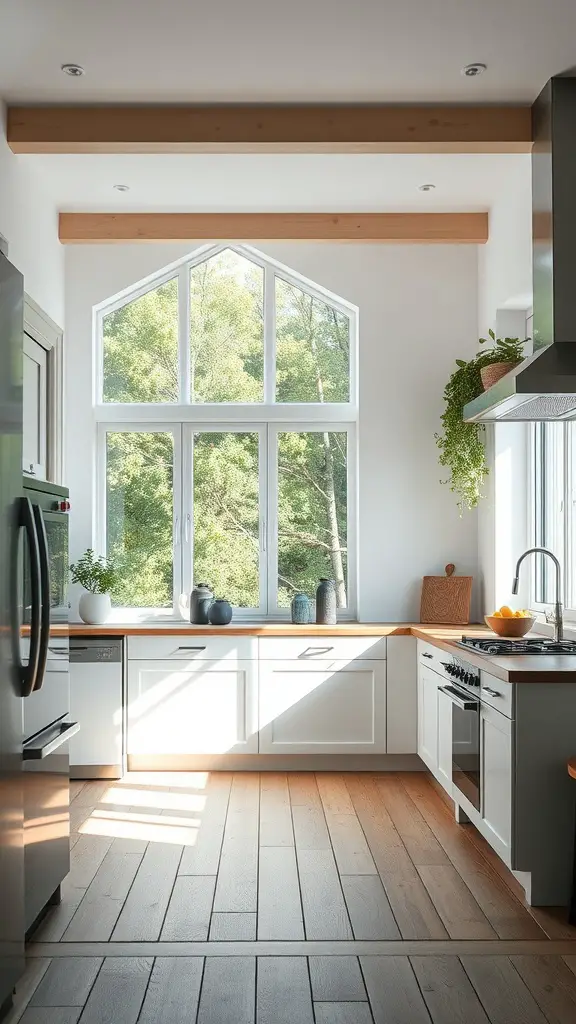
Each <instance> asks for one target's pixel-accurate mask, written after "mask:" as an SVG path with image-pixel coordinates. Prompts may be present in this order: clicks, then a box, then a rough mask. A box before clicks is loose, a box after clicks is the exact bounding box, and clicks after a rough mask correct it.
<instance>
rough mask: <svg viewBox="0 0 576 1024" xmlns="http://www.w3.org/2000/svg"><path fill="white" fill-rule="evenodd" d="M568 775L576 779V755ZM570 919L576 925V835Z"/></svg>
mask: <svg viewBox="0 0 576 1024" xmlns="http://www.w3.org/2000/svg"><path fill="white" fill-rule="evenodd" d="M568 775H569V776H570V778H572V779H576V757H571V758H570V760H569V761H568ZM568 921H569V922H570V924H575V925H576V837H575V839H574V874H573V876H572V897H571V899H570V910H569V912H568Z"/></svg>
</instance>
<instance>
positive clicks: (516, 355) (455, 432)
mask: <svg viewBox="0 0 576 1024" xmlns="http://www.w3.org/2000/svg"><path fill="white" fill-rule="evenodd" d="M488 333H489V336H490V338H491V340H492V342H493V346H492V348H488V349H482V350H481V351H480V352H478V353H477V355H475V356H474V358H473V359H470V360H468V362H467V361H466V360H465V359H457V360H456V369H455V370H454V371H453V373H452V374H451V375H450V378H449V380H448V383H447V384H446V387H445V388H444V402H445V403H446V408H445V410H444V412H443V414H442V416H441V419H442V426H443V430H442V433H441V434H435V435H434V437H435V439H436V444H437V446H438V448H439V449H440V456H439V459H438V461H439V463H440V465H441V466H445V467H446V468H447V469H449V470H450V478H449V480H443V481H442V483H447V484H450V490H451V491H453V492H454V493H455V494H456V495H458V508H459V510H460V515H462V513H463V512H464V510H465V509H473V508H476V506H477V505H478V502H479V501H480V498H481V497H482V487H483V484H484V480H485V478H486V476H487V474H488V465H487V463H486V450H485V448H484V425H483V424H482V423H465V422H464V420H463V418H462V417H463V410H464V406H465V405H466V404H467V403H468V402H472V401H473V400H474V399H475V398H477V397H478V395H480V394H482V392H483V391H484V384H483V383H482V377H481V370H482V369H483V368H484V367H486V366H491V365H492V364H494V363H501V364H507V365H508V369H511V368H512V366H515V365H517V363H519V362H520V361H521V360H522V359H523V358H524V345H525V344H526V342H527V341H529V340H530V339H529V338H525V339H524V340H523V341H521V340H520V339H519V338H497V337H496V335H495V334H494V331H489V332H488ZM479 343H480V344H481V345H486V344H487V340H486V338H480V339H479Z"/></svg>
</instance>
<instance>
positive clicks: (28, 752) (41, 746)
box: [23, 722, 80, 761]
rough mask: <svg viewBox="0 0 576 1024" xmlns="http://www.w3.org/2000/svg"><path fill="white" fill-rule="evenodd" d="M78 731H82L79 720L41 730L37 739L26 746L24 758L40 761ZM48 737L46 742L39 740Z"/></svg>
mask: <svg viewBox="0 0 576 1024" xmlns="http://www.w3.org/2000/svg"><path fill="white" fill-rule="evenodd" d="M77 732H80V723H79V722H66V723H65V724H64V725H63V724H62V723H61V722H60V724H59V725H57V726H56V728H54V726H51V727H50V728H49V729H46V730H45V731H44V732H41V733H40V735H39V736H37V737H36V739H35V740H32V742H31V743H30V744H26V745H25V747H24V753H23V758H24V760H25V761H40V760H41V758H43V757H48V756H49V755H50V754H53V753H54V751H55V750H58V748H59V747H62V746H63V745H64V744H65V743H67V742H68V740H69V739H70V738H71V737H72V736H75V735H76V733H77ZM43 737H44V738H45V739H46V742H45V743H42V742H39V741H41V740H42V738H43Z"/></svg>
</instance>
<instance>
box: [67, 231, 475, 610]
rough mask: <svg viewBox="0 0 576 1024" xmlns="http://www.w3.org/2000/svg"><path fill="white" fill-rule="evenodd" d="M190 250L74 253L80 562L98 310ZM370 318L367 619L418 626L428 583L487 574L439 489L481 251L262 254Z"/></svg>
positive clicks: (73, 421) (366, 346) (468, 343)
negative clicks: (451, 396) (430, 577)
mask: <svg viewBox="0 0 576 1024" xmlns="http://www.w3.org/2000/svg"><path fill="white" fill-rule="evenodd" d="M198 244H199V243H195V242H190V243H189V244H188V245H186V246H174V245H145V246H79V247H69V248H68V249H67V251H66V331H67V337H68V364H67V388H68V390H67V410H66V411H67V424H68V437H67V467H68V468H67V472H68V483H69V485H70V488H71V499H72V508H73V515H72V517H71V527H72V536H71V555H72V557H76V556H77V555H78V554H79V553H80V552H81V551H82V550H83V549H84V548H85V547H87V546H88V545H90V544H91V543H92V540H93V538H92V506H93V499H94V495H93V480H92V466H93V442H94V430H93V414H92V410H91V401H92V354H91V351H92V350H91V340H92V339H91V331H92V319H91V318H92V307H93V306H94V305H96V304H98V303H100V302H102V301H104V300H105V299H106V298H108V297H109V296H111V295H113V294H115V293H116V292H118V291H120V290H122V289H123V288H125V287H127V286H129V285H130V284H132V283H135V282H137V281H138V280H140V279H142V278H143V277H146V276H147V275H149V274H151V273H152V272H154V271H155V270H159V269H160V268H161V267H163V266H165V265H166V264H168V263H170V262H172V261H173V260H176V259H178V258H179V257H180V256H183V255H185V254H186V253H188V252H191V251H192V250H193V249H194V248H195V247H196V246H197V245H198ZM259 248H260V249H261V250H262V251H264V252H266V253H268V254H269V255H270V256H273V257H274V258H276V259H278V260H280V261H281V262H283V263H285V264H286V265H287V266H289V267H291V268H293V269H294V270H296V271H298V272H299V273H301V274H303V275H304V276H306V277H308V278H311V279H312V280H313V281H315V282H317V283H318V284H320V285H322V286H324V287H326V288H328V289H329V290H331V291H333V292H335V293H337V294H339V295H341V296H343V297H344V298H345V299H348V300H349V301H351V302H353V303H355V304H356V305H358V307H359V309H360V367H359V384H360V421H359V488H360V493H359V508H360V511H359V587H360V602H359V618H360V619H362V620H364V621H370V620H373V621H375V620H384V621H386V620H390V621H402V620H414V619H418V617H419V600H420V586H421V577H422V575H424V574H428V573H438V572H443V567H444V565H445V564H446V563H447V562H454V563H455V564H456V566H457V571H458V572H461V573H472V574H474V575H475V574H476V573H477V521H476V515H475V514H474V513H469V514H467V515H466V516H465V517H464V518H462V519H460V518H459V516H458V512H457V509H456V503H455V499H454V496H453V495H452V494H451V492H450V491H449V489H448V488H447V487H443V486H441V484H440V483H439V479H440V477H441V476H442V471H441V469H440V467H439V466H438V462H437V448H436V445H435V442H434V432H435V431H436V430H438V428H439V426H440V423H439V416H440V413H441V412H442V391H443V388H444V384H445V382H446V379H447V377H448V375H449V373H450V371H451V369H452V367H453V363H454V359H456V358H457V357H464V358H466V357H468V356H470V355H471V354H472V353H473V352H474V351H475V348H476V338H477V323H478V309H477V250H476V248H475V247H474V246H451V245H446V246H384V245H383V246H378V245H374V246H371V245H329V244H322V245H315V244H304V243H283V244H274V245H272V244H267V243H266V244H264V245H260V246H259Z"/></svg>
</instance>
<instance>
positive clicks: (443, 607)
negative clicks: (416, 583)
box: [420, 563, 473, 626]
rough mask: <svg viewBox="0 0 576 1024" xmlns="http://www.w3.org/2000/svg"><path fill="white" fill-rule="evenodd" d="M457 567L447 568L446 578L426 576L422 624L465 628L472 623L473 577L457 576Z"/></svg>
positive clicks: (421, 607)
mask: <svg viewBox="0 0 576 1024" xmlns="http://www.w3.org/2000/svg"><path fill="white" fill-rule="evenodd" d="M454 569H455V566H454V565H453V564H452V563H450V564H449V565H447V566H446V575H445V576H424V578H423V580H422V600H421V603H420V622H439V623H443V624H446V625H451V626H459V625H462V626H465V625H466V624H467V623H469V622H470V600H471V597H472V580H473V577H472V576H455V575H454Z"/></svg>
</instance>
